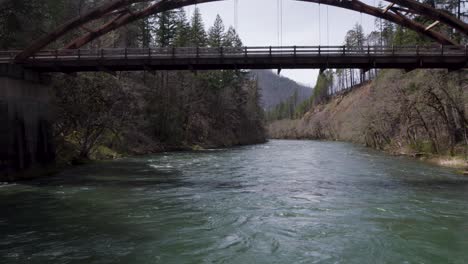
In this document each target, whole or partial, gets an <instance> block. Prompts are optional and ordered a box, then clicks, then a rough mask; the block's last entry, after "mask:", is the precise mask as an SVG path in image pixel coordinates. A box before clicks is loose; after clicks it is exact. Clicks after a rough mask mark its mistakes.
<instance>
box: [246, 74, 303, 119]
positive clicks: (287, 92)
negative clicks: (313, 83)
mask: <svg viewBox="0 0 468 264" xmlns="http://www.w3.org/2000/svg"><path fill="white" fill-rule="evenodd" d="M252 75H253V76H254V78H256V79H257V83H258V87H259V88H260V90H261V95H262V106H263V108H264V109H265V110H266V111H270V110H272V109H273V108H275V107H276V106H278V105H279V104H280V103H282V102H284V101H287V100H289V99H290V98H291V97H294V101H295V104H300V103H302V102H303V101H305V100H307V99H308V98H309V97H310V96H311V95H312V89H311V88H310V87H307V86H304V85H301V84H299V83H297V82H295V81H293V80H291V79H289V78H286V77H284V76H279V75H277V74H275V73H273V72H272V71H270V70H255V71H252Z"/></svg>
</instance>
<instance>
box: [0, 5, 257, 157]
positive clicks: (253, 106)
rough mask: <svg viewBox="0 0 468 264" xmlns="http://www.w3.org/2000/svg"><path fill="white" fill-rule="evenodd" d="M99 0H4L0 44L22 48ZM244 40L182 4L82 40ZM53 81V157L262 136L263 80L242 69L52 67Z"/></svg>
mask: <svg viewBox="0 0 468 264" xmlns="http://www.w3.org/2000/svg"><path fill="white" fill-rule="evenodd" d="M101 2H103V1H75V0H33V1H29V0H28V1H26V0H14V1H13V0H12V1H7V2H6V3H5V4H2V8H1V9H0V48H2V49H9V48H11V49H21V48H24V47H26V46H27V45H28V44H30V43H31V42H32V41H33V40H34V39H37V38H38V37H39V36H41V35H42V34H45V33H46V32H50V31H51V30H52V29H53V28H55V27H56V26H57V25H59V24H60V23H62V22H63V21H65V20H67V19H69V18H71V17H74V16H77V15H79V14H80V13H82V12H84V11H85V10H88V9H90V8H92V7H94V6H96V5H99V4H100V3H101ZM147 4H148V3H139V4H138V5H147ZM81 30H82V31H86V30H87V29H86V28H82V29H81ZM74 36H75V34H69V35H68V36H67V37H66V38H65V39H64V40H61V42H60V43H56V44H54V45H53V46H51V47H49V48H56V47H61V46H63V44H64V43H65V42H66V41H67V40H70V39H72V38H73V37H74ZM241 45H242V42H241V40H240V38H239V36H238V35H237V33H236V31H235V30H234V28H232V27H229V28H227V29H226V28H225V26H224V24H223V21H222V19H221V17H219V16H218V17H217V18H216V21H215V23H214V25H213V26H211V27H210V28H209V30H208V31H206V30H205V25H204V22H203V21H202V18H201V15H200V13H199V11H198V9H196V10H195V11H194V14H193V15H192V14H191V17H190V18H188V14H186V13H185V12H184V10H176V11H168V12H165V13H162V14H158V15H154V16H151V17H149V18H148V19H145V20H142V21H138V22H135V23H133V24H131V25H129V26H127V27H125V28H122V29H120V30H118V31H117V32H112V33H110V34H108V35H106V36H105V37H104V38H101V39H99V40H97V41H95V42H93V43H91V44H89V45H88V46H87V47H86V48H108V47H109V48H115V47H139V48H150V47H173V46H174V47H182V46H200V47H205V46H210V47H218V46H229V47H237V46H241ZM51 87H52V95H53V96H52V98H53V100H52V104H53V107H54V111H53V112H54V113H55V116H56V122H55V123H54V136H55V139H56V142H57V144H56V145H57V150H58V157H61V158H63V159H65V160H73V159H74V160H83V159H89V158H108V157H115V156H119V155H121V154H135V153H136V154H144V153H152V152H155V151H161V150H171V149H193V148H207V147H225V146H233V145H240V144H252V143H259V142H264V141H265V136H264V128H263V115H262V108H261V107H260V105H259V98H260V95H259V89H258V87H257V84H256V82H255V81H253V80H252V79H251V78H250V76H249V75H248V74H247V73H245V72H242V71H211V72H198V73H196V72H165V71H158V72H151V71H150V72H137V73H135V72H134V73H125V72H121V73H116V74H115V75H111V74H108V73H80V74H77V75H66V74H54V75H53V76H52V83H51Z"/></svg>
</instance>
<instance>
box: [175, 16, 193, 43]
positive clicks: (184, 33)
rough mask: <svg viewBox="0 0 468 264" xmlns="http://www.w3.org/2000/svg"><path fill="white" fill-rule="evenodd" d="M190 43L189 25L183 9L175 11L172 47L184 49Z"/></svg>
mask: <svg viewBox="0 0 468 264" xmlns="http://www.w3.org/2000/svg"><path fill="white" fill-rule="evenodd" d="M189 43H190V23H189V22H188V19H187V14H186V13H185V10H184V9H182V8H181V9H179V10H177V13H176V19H175V38H174V46H176V47H186V46H188V45H189Z"/></svg>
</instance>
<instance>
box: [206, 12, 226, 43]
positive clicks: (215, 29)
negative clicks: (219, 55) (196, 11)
mask: <svg viewBox="0 0 468 264" xmlns="http://www.w3.org/2000/svg"><path fill="white" fill-rule="evenodd" d="M224 30H225V28H224V24H223V20H222V19H221V17H220V16H219V15H217V16H216V19H215V22H214V24H213V26H212V27H211V28H210V29H209V31H208V45H209V46H210V47H221V46H222V45H223V44H224V39H225V38H224Z"/></svg>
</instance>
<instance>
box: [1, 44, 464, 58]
mask: <svg viewBox="0 0 468 264" xmlns="http://www.w3.org/2000/svg"><path fill="white" fill-rule="evenodd" d="M19 52H20V51H14V50H12V51H0V62H11V61H13V59H14V58H15V56H16V55H17V54H18V53H19ZM467 55H468V48H467V46H464V47H462V46H439V45H437V46H359V47H354V46H283V47H275V46H263V47H209V48H206V47H181V48H175V47H164V48H150V49H148V48H146V49H145V48H126V49H77V50H44V51H40V52H38V53H36V54H35V55H33V56H32V57H31V58H30V60H33V61H34V60H59V59H60V60H62V61H64V60H96V59H101V60H113V59H144V58H146V59H177V58H188V59H191V58H195V59H196V58H220V59H222V58H239V57H247V58H248V57H282V56H286V57H292V56H302V57H307V56H311V57H312V56H467Z"/></svg>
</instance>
